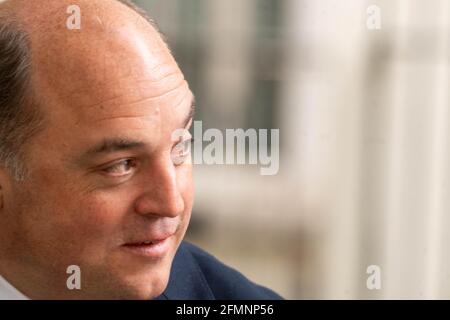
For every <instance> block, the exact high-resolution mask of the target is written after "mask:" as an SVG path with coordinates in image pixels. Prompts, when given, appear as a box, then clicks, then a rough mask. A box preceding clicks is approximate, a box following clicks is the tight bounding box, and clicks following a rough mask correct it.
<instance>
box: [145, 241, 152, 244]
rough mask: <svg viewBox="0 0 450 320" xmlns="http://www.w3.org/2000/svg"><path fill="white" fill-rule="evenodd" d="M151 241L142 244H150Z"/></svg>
mask: <svg viewBox="0 0 450 320" xmlns="http://www.w3.org/2000/svg"><path fill="white" fill-rule="evenodd" d="M151 243H152V242H151V241H145V242H144V244H151Z"/></svg>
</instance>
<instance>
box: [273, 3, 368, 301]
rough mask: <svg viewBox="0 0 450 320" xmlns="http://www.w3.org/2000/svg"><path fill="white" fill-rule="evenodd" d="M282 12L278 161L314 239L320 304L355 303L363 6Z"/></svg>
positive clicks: (304, 6)
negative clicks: (283, 51) (281, 161)
mask: <svg viewBox="0 0 450 320" xmlns="http://www.w3.org/2000/svg"><path fill="white" fill-rule="evenodd" d="M287 3H288V5H286V13H285V17H286V27H285V29H286V30H287V34H286V36H287V37H289V38H288V39H286V43H288V44H289V45H288V48H287V49H286V52H287V53H286V63H285V66H286V69H285V84H284V86H283V90H282V94H281V96H282V97H283V100H284V101H283V110H282V122H283V123H284V132H285V136H284V143H285V150H286V153H285V154H283V158H285V160H286V163H285V165H287V167H288V168H290V172H289V174H290V177H291V184H292V186H293V188H292V191H291V192H292V197H291V198H292V199H296V201H297V202H299V212H298V215H302V216H305V218H304V220H305V221H306V224H307V225H308V227H309V228H310V229H311V230H312V234H314V237H315V239H314V242H313V243H315V245H316V247H315V252H318V257H317V259H318V260H319V263H318V266H320V267H321V268H317V269H316V270H315V272H316V273H315V274H314V275H313V277H314V279H313V280H312V281H314V282H315V283H314V287H315V289H316V292H315V296H313V297H318V298H356V297H357V296H358V293H359V291H358V288H359V287H358V286H359V284H358V281H359V279H360V276H359V275H360V274H361V268H360V265H359V252H360V237H361V230H360V229H359V224H360V221H359V219H360V216H359V211H358V210H359V199H360V192H359V184H360V156H361V152H360V131H361V125H363V124H361V122H360V118H361V108H362V101H363V99H362V92H363V87H362V86H363V76H364V73H363V71H364V69H363V67H364V62H365V61H364V41H365V38H364V32H365V8H364V6H363V3H362V2H361V1H345V3H344V2H342V1H317V0H315V1H311V0H309V1H308V0H291V1H288V2H287Z"/></svg>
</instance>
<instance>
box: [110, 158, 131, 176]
mask: <svg viewBox="0 0 450 320" xmlns="http://www.w3.org/2000/svg"><path fill="white" fill-rule="evenodd" d="M135 167H136V161H135V160H134V159H126V160H122V161H120V162H116V163H115V164H113V165H111V166H109V167H107V168H105V169H103V170H102V171H103V172H105V173H107V174H109V175H112V176H124V175H127V174H129V173H131V171H132V169H133V168H135Z"/></svg>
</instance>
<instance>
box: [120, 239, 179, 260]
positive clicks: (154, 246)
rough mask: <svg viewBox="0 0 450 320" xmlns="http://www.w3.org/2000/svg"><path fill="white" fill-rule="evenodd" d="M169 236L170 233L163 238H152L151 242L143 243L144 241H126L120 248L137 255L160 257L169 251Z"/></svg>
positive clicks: (152, 257)
mask: <svg viewBox="0 0 450 320" xmlns="http://www.w3.org/2000/svg"><path fill="white" fill-rule="evenodd" d="M171 237H172V235H171V236H168V237H166V238H163V239H158V240H152V243H151V244H144V243H143V242H145V241H142V242H137V243H126V244H124V245H123V246H122V248H123V249H124V250H126V251H128V252H130V253H132V254H135V255H138V256H142V257H146V258H151V259H161V258H163V257H164V256H165V255H166V254H167V253H168V252H169V249H170V238H171Z"/></svg>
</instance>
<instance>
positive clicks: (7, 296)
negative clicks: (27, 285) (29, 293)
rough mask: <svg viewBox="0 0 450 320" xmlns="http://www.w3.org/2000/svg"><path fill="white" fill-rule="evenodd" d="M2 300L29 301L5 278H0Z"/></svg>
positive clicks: (0, 296) (0, 298) (0, 297)
mask: <svg viewBox="0 0 450 320" xmlns="http://www.w3.org/2000/svg"><path fill="white" fill-rule="evenodd" d="M0 300H29V299H28V298H27V297H26V296H24V295H23V294H22V293H21V292H20V291H19V290H17V289H16V288H14V287H13V286H12V285H11V284H10V283H9V282H8V281H6V279H5V278H3V277H2V276H0Z"/></svg>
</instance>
